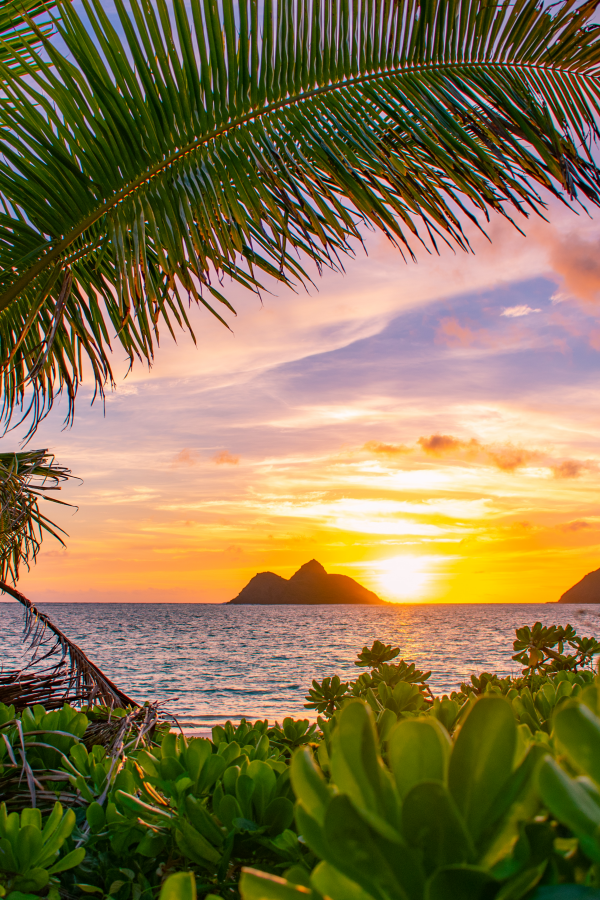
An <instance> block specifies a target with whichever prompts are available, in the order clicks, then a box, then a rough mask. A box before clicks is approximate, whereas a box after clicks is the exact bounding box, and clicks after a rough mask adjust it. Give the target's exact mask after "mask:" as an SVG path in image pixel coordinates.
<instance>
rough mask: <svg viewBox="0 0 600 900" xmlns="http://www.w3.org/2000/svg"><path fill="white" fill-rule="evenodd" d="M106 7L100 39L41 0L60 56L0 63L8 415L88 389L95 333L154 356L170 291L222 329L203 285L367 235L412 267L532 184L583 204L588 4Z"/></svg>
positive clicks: (598, 60)
mask: <svg viewBox="0 0 600 900" xmlns="http://www.w3.org/2000/svg"><path fill="white" fill-rule="evenodd" d="M115 5H116V10H117V14H118V17H119V21H120V33H117V31H116V30H115V28H114V27H113V26H112V24H111V22H110V20H109V18H108V16H107V15H106V12H105V9H104V5H103V3H102V0H83V6H84V9H85V16H83V17H81V16H79V15H78V13H77V12H76V10H75V9H74V8H73V7H71V6H70V5H69V4H68V3H65V2H63V0H61V2H59V3H58V11H59V19H58V21H57V24H56V28H57V31H58V34H59V36H60V38H61V39H62V41H63V42H64V44H65V45H66V47H67V48H68V54H69V57H68V58H67V56H64V55H62V54H61V53H60V52H59V51H58V49H57V48H56V46H54V45H53V43H52V42H51V41H48V40H46V41H45V42H44V48H45V53H46V55H47V58H48V60H49V62H50V64H49V65H47V66H44V63H43V60H42V58H40V57H38V56H37V55H36V54H35V52H34V53H33V57H34V64H33V65H32V66H31V70H30V71H29V77H28V78H26V79H17V78H15V77H13V76H11V73H10V70H9V69H8V68H7V67H6V66H0V75H1V76H2V81H3V86H2V89H1V99H2V103H1V104H0V152H1V158H0V200H1V202H2V204H3V207H4V211H3V212H2V211H1V210H0V372H1V381H0V388H1V389H2V394H3V398H4V410H3V412H4V417H5V420H6V421H8V420H10V417H11V415H12V414H13V412H14V411H15V409H16V408H19V409H21V410H22V411H23V412H24V414H27V413H31V416H32V418H31V422H32V426H31V427H32V429H34V428H35V426H36V424H37V422H38V421H39V420H40V419H41V418H42V417H43V416H44V415H45V414H46V413H47V411H48V409H49V408H50V407H51V406H52V403H53V400H54V398H55V396H56V395H57V394H58V393H60V392H61V391H64V392H66V394H67V396H68V399H69V416H71V415H72V412H73V402H74V398H75V396H76V393H77V389H78V385H79V383H80V380H81V378H82V366H83V364H84V363H83V360H84V359H87V360H88V361H89V363H90V364H91V371H92V372H93V377H94V379H95V384H96V391H97V392H98V393H99V394H102V392H103V390H104V389H105V387H106V385H107V383H110V382H111V379H112V373H111V368H110V348H111V346H112V344H113V343H114V344H116V345H120V346H121V347H122V348H123V349H124V350H125V353H126V354H127V356H128V357H129V360H130V362H133V360H134V359H135V358H136V357H138V358H141V359H146V360H148V361H151V360H152V358H153V354H154V352H155V347H156V345H157V343H158V339H159V328H166V329H167V330H168V331H170V332H172V333H174V332H175V329H177V328H181V327H183V328H187V329H190V324H189V321H188V317H187V308H188V307H187V303H186V300H189V301H190V302H195V303H199V304H204V306H206V307H207V309H208V310H209V311H210V312H211V313H213V314H214V315H216V316H218V317H219V318H221V319H222V315H226V314H227V311H231V306H230V304H229V302H228V300H227V298H226V296H225V295H224V288H223V283H224V281H226V280H231V281H232V282H235V283H237V284H241V285H243V286H245V287H246V288H248V289H249V290H251V291H259V290H260V289H261V282H262V281H264V280H265V278H266V277H272V278H275V279H278V280H279V281H280V282H282V283H283V284H286V285H292V286H294V285H298V284H301V283H303V282H306V280H307V279H309V274H308V273H307V271H306V263H307V262H311V261H312V263H314V264H315V265H316V268H317V270H321V269H322V268H323V267H325V266H331V267H337V268H339V267H341V262H340V260H341V259H342V258H343V254H344V253H348V252H351V248H352V243H353V241H354V240H357V239H358V240H360V238H361V231H362V230H363V229H364V227H366V226H368V227H375V228H378V229H381V230H382V231H383V232H384V233H385V234H386V235H387V236H388V237H389V239H390V240H391V241H392V243H393V244H394V245H395V246H397V247H398V249H399V250H400V251H401V252H402V253H403V254H405V255H409V256H412V255H413V254H414V252H415V249H416V248H417V247H419V246H420V247H422V248H423V247H424V248H426V249H427V250H429V251H431V250H434V251H435V250H436V249H437V247H438V244H439V242H440V241H442V242H447V243H449V244H451V245H453V246H457V247H460V248H462V249H469V245H468V241H467V238H466V236H465V234H464V232H463V227H462V223H463V222H464V220H465V218H466V217H468V218H470V219H471V220H472V221H474V222H476V223H477V224H478V225H480V226H481V227H483V226H484V224H485V220H486V218H488V216H489V213H490V212H491V211H495V212H497V213H500V214H502V215H505V216H508V217H509V218H510V217H512V216H514V215H517V214H518V215H521V214H522V215H529V214H530V213H531V212H535V213H540V214H542V213H543V210H544V203H543V202H542V197H541V194H540V192H541V190H542V189H543V190H546V191H550V192H551V193H553V194H555V195H556V196H558V197H561V198H562V199H563V200H565V202H571V201H581V202H584V203H585V202H589V203H591V204H592V205H598V203H599V202H600V175H599V172H598V169H597V168H596V166H595V164H594V160H593V156H592V144H593V142H594V141H596V139H597V137H598V128H597V115H598V110H599V103H600V80H599V75H600V40H599V37H598V34H599V33H598V27H597V26H596V25H593V24H592V23H591V16H592V14H593V12H594V9H595V2H584V3H579V2H577V0H563V2H559V3H555V4H553V5H552V6H549V7H547V8H544V6H543V5H542V3H541V2H537V0H501V2H497V3H494V2H490V0H403V2H400V0H220V2H219V3H217V2H215V0H189V2H186V0H173V2H172V4H169V5H167V3H166V0H154V2H150V0H131V2H130V3H129V4H128V5H127V7H126V6H125V3H124V0H116V3H115ZM120 34H121V35H122V37H121V36H120ZM36 66H37V67H38V68H37V69H36ZM222 320H223V319H222Z"/></svg>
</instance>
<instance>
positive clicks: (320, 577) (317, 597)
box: [228, 559, 385, 606]
mask: <svg viewBox="0 0 600 900" xmlns="http://www.w3.org/2000/svg"><path fill="white" fill-rule="evenodd" d="M228 603H239V604H252V603H255V604H268V605H271V606H285V605H291V604H302V605H305V606H312V605H317V604H324V603H328V604H335V603H354V604H359V603H362V604H369V605H371V606H374V605H379V606H381V605H383V604H384V603H385V600H382V599H381V597H378V596H377V594H375V593H374V592H373V591H369V590H367V588H366V587H363V586H362V584H359V583H358V581H355V580H354V578H350V577H349V576H348V575H329V574H328V573H327V572H326V571H325V569H324V568H323V566H322V565H321V563H320V562H317V560H316V559H311V560H310V562H307V563H304V565H303V566H300V568H299V569H298V571H297V572H296V573H295V574H294V575H292V577H291V578H290V579H287V578H282V577H281V575H276V574H275V573H274V572H259V573H258V574H257V575H255V576H254V578H251V579H250V581H249V582H248V584H247V585H246V587H245V588H243V589H242V590H241V591H240V593H239V594H238V595H237V597H234V599H233V600H229V601H228Z"/></svg>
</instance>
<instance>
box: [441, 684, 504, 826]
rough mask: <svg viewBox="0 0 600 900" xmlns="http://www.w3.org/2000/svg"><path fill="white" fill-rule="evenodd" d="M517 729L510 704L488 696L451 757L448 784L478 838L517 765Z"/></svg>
mask: <svg viewBox="0 0 600 900" xmlns="http://www.w3.org/2000/svg"><path fill="white" fill-rule="evenodd" d="M516 742H517V729H516V723H515V719H514V716H513V712H512V708H511V706H510V703H508V701H507V700H505V699H504V698H502V697H498V696H494V695H490V694H487V695H484V696H482V697H480V698H479V699H478V700H477V701H476V703H475V704H474V705H473V707H472V709H471V710H470V711H469V714H468V715H467V718H466V719H465V721H464V723H463V725H462V727H461V729H460V732H459V734H458V737H457V738H456V741H455V743H454V747H453V749H452V754H451V756H450V765H449V770H448V787H449V789H450V793H451V795H452V796H453V798H454V802H455V803H456V805H457V807H458V809H459V811H460V812H461V814H462V816H463V818H464V820H465V822H466V824H467V828H468V829H469V832H470V834H471V836H472V838H473V840H474V841H477V840H478V838H479V836H480V835H481V833H482V831H483V829H484V828H485V825H486V818H487V815H488V811H489V809H490V808H491V806H492V804H493V803H494V801H495V799H496V797H497V796H498V795H499V793H500V791H501V790H502V788H503V786H504V785H505V783H506V781H507V780H508V778H509V776H510V774H511V772H512V766H513V758H514V754H515V746H516Z"/></svg>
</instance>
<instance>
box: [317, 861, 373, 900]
mask: <svg viewBox="0 0 600 900" xmlns="http://www.w3.org/2000/svg"><path fill="white" fill-rule="evenodd" d="M310 882H311V884H312V885H313V887H314V888H315V890H316V891H318V893H319V894H322V895H323V896H324V897H330V898H331V900H374V896H373V894H370V893H368V892H367V891H365V890H364V889H363V888H362V887H361V886H360V885H359V884H357V883H356V882H355V881H351V879H349V878H346V876H345V875H342V873H341V872H340V871H339V869H336V868H335V867H334V866H332V865H330V864H329V863H326V862H321V863H319V864H318V866H316V868H315V869H313V872H312V874H311V876H310Z"/></svg>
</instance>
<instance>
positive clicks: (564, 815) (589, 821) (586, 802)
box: [538, 756, 600, 863]
mask: <svg viewBox="0 0 600 900" xmlns="http://www.w3.org/2000/svg"><path fill="white" fill-rule="evenodd" d="M538 781H539V789H540V793H541V795H542V799H543V801H544V803H545V804H546V806H547V807H548V809H549V810H550V812H551V813H552V815H554V816H555V817H556V818H557V819H558V821H559V822H562V824H563V825H568V827H569V828H570V829H571V830H572V831H573V832H574V833H575V834H576V835H579V836H586V837H588V838H591V840H590V841H588V842H586V844H585V848H584V849H585V852H586V853H587V854H588V855H590V854H591V855H592V858H593V859H594V861H595V862H597V863H600V844H598V843H597V841H596V833H597V831H598V829H600V807H599V806H598V804H597V803H595V801H594V800H593V799H592V798H591V797H590V795H589V794H588V792H587V791H586V790H585V788H583V787H582V786H581V785H580V784H578V783H577V782H576V781H575V780H574V779H573V778H570V777H569V776H568V775H567V773H566V772H564V771H563V769H561V768H560V766H559V765H558V764H557V763H556V762H555V761H554V760H553V759H552V758H551V757H549V756H547V757H546V759H544V761H543V762H542V764H541V766H540V770H539V775H538Z"/></svg>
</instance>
